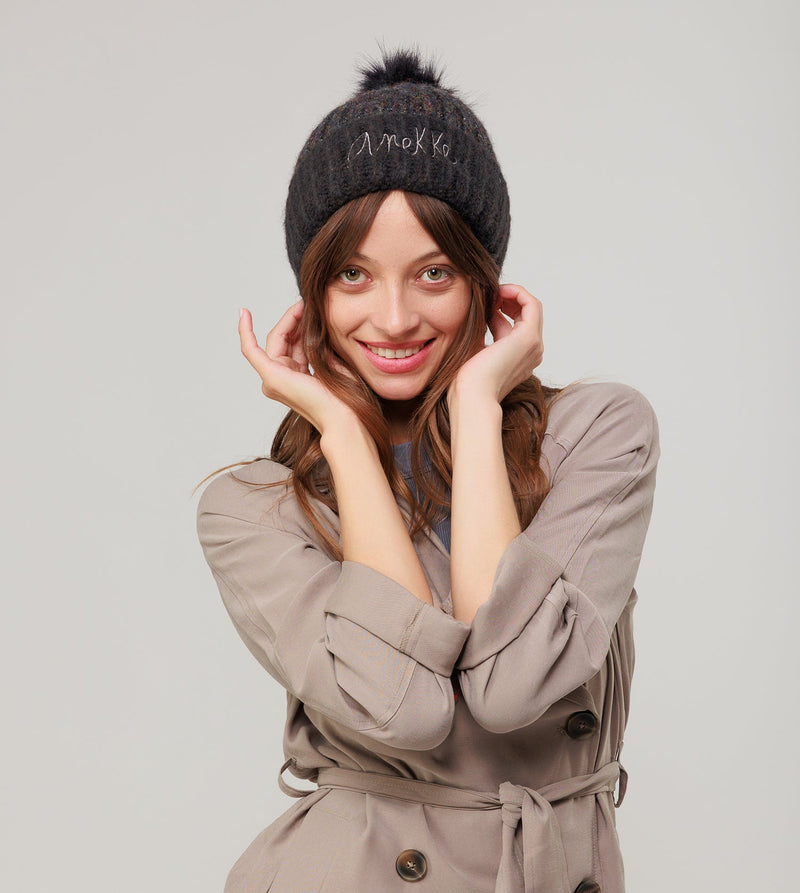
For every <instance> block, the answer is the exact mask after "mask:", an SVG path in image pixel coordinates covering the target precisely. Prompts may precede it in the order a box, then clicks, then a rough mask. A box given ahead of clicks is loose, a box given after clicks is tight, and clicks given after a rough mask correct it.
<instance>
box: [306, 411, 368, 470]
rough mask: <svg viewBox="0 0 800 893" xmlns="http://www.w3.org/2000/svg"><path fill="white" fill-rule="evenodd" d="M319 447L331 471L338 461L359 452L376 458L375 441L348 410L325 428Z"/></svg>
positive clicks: (356, 417)
mask: <svg viewBox="0 0 800 893" xmlns="http://www.w3.org/2000/svg"><path fill="white" fill-rule="evenodd" d="M319 446H320V449H321V450H322V455H323V456H325V458H326V459H327V461H328V465H330V466H331V470H333V469H334V466H335V464H336V463H337V461H338V460H340V459H345V458H349V457H352V456H353V454H354V453H358V452H360V451H363V452H369V453H374V455H375V457H376V458H377V457H378V448H377V446H376V445H375V441H374V440H373V439H372V436H371V435H370V434H369V432H368V431H367V429H366V427H365V426H364V424H363V423H362V422H361V420H360V419H359V418H358V416H357V415H356V414H355V413H354V412H353V411H352V410H350V409H347V410H345V411H342V412H341V413H340V414H338V415H337V417H336V418H335V420H332V421H331V422H330V423H329V424H327V425H326V426H325V428H324V429H323V430H322V432H321V434H320V440H319Z"/></svg>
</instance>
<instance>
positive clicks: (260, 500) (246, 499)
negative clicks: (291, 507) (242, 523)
mask: <svg viewBox="0 0 800 893" xmlns="http://www.w3.org/2000/svg"><path fill="white" fill-rule="evenodd" d="M290 475H291V472H290V471H289V469H288V468H285V467H284V466H283V465H279V464H278V463H277V462H273V461H272V460H271V459H257V460H256V461H255V462H250V463H248V464H246V465H240V466H237V467H236V468H233V469H231V470H230V471H228V472H225V473H224V474H220V475H218V476H217V477H215V478H214V479H213V480H212V481H211V482H210V483H209V484H208V485H207V486H206V488H205V490H203V493H202V495H201V496H200V502H199V503H198V505H197V514H198V516H201V515H205V514H209V515H227V516H231V517H236V518H241V519H242V520H247V521H253V522H254V523H263V519H264V517H265V516H266V515H267V514H268V513H269V512H270V510H271V509H274V508H275V507H276V506H277V504H278V502H279V501H280V499H281V497H283V496H285V495H286V494H287V492H288V491H289V485H288V481H289V478H290Z"/></svg>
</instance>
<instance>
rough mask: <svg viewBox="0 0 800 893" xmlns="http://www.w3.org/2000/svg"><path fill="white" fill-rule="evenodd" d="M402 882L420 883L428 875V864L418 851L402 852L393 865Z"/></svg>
mask: <svg viewBox="0 0 800 893" xmlns="http://www.w3.org/2000/svg"><path fill="white" fill-rule="evenodd" d="M394 867H395V868H396V869H397V873H398V874H399V875H400V877H401V878H402V879H403V880H404V881H409V883H411V882H413V881H421V880H422V879H423V878H424V877H425V875H426V874H427V873H428V863H427V861H426V860H425V857H424V856H423V855H422V853H421V852H420V851H419V850H403V852H402V853H400V855H399V856H398V857H397V861H396V862H395V863H394Z"/></svg>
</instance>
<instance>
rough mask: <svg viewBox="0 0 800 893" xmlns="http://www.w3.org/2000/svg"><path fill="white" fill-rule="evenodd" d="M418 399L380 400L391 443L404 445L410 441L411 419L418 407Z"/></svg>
mask: <svg viewBox="0 0 800 893" xmlns="http://www.w3.org/2000/svg"><path fill="white" fill-rule="evenodd" d="M420 403H421V401H420V400H419V398H417V399H414V400H381V407H382V409H383V415H384V418H385V419H386V421H387V423H388V425H389V436H390V438H391V440H392V443H393V444H395V443H405V442H406V441H407V440H410V439H411V418H412V417H413V415H414V413H415V412H416V410H417V408H418V407H419V405H420Z"/></svg>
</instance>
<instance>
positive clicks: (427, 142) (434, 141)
mask: <svg viewBox="0 0 800 893" xmlns="http://www.w3.org/2000/svg"><path fill="white" fill-rule="evenodd" d="M426 137H427V139H426ZM381 152H383V153H384V154H385V155H391V154H392V153H393V152H395V153H396V152H404V153H405V154H406V155H420V154H421V155H430V156H431V158H441V159H443V160H446V161H448V162H450V164H458V162H457V161H456V160H455V159H454V158H450V144H449V143H446V142H444V131H435V130H432V131H430V133H428V128H427V127H422V128H419V127H415V128H414V136H413V137H411V136H405V135H402V134H397V133H386V132H384V133H383V134H381V137H380V139H379V140H377V141H376V140H375V139H373V137H372V136H371V135H370V133H369V131H368V130H365V131H364V132H363V133H359V135H358V136H357V137H356V138H355V139H354V140H353V142H352V143H350V147H349V148H348V150H347V164H350V163H351V162H352V160H353V159H354V158H356V157H357V156H359V155H362V154H364V153H366V154H367V155H369V156H370V157H371V158H374V157H375V156H377V155H380V154H381Z"/></svg>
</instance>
